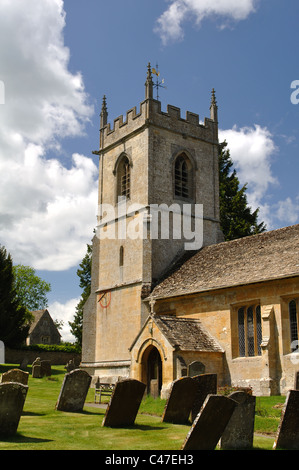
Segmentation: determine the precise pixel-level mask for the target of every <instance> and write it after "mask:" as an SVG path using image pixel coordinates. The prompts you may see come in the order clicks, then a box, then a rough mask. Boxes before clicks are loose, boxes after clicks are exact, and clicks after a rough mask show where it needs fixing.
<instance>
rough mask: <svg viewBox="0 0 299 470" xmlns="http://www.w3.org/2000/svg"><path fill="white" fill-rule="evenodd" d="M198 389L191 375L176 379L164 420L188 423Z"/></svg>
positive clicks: (166, 406)
mask: <svg viewBox="0 0 299 470" xmlns="http://www.w3.org/2000/svg"><path fill="white" fill-rule="evenodd" d="M196 391H197V384H196V382H195V381H194V380H193V379H192V378H191V377H182V378H180V379H177V380H175V381H174V382H173V383H172V386H171V390H170V395H169V397H168V400H167V403H166V405H165V409H164V413H163V416H162V421H165V422H168V423H175V424H185V423H187V422H188V419H189V416H190V413H191V409H192V406H193V402H194V400H195V395H196Z"/></svg>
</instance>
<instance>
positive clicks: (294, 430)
mask: <svg viewBox="0 0 299 470" xmlns="http://www.w3.org/2000/svg"><path fill="white" fill-rule="evenodd" d="M298 410H299V391H298V390H289V391H288V394H287V397H286V401H285V404H284V408H283V410H282V415H281V420H280V424H279V427H278V430H277V436H276V439H275V442H274V445H273V449H287V450H299V412H298Z"/></svg>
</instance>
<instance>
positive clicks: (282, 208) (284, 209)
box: [275, 196, 299, 224]
mask: <svg viewBox="0 0 299 470" xmlns="http://www.w3.org/2000/svg"><path fill="white" fill-rule="evenodd" d="M275 209H276V210H275V217H276V218H277V219H278V220H279V221H280V222H283V223H287V224H296V223H298V221H299V196H297V198H296V199H295V201H292V199H291V198H290V197H287V198H286V199H285V200H284V201H279V202H278V203H277V205H276V206H275Z"/></svg>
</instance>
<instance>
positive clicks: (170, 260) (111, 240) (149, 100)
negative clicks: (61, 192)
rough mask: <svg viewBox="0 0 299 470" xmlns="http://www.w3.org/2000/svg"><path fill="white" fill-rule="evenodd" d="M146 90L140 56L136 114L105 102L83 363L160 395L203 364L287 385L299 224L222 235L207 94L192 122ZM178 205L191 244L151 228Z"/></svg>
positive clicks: (294, 331) (260, 388)
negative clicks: (114, 114)
mask: <svg viewBox="0 0 299 470" xmlns="http://www.w3.org/2000/svg"><path fill="white" fill-rule="evenodd" d="M153 88H154V83H153V80H152V73H151V68H150V65H149V66H148V70H147V78H146V82H145V99H144V101H142V102H141V103H140V110H139V112H138V111H137V110H136V108H132V109H130V110H129V111H128V112H127V115H126V119H123V116H120V117H118V118H117V119H115V120H114V124H113V125H110V123H108V111H107V105H106V99H105V98H104V100H103V104H102V110H101V119H100V148H99V150H98V151H95V152H94V153H95V154H97V155H98V156H99V193H98V206H99V213H98V220H97V224H98V225H97V229H96V235H95V236H94V238H93V246H92V275H91V294H90V296H89V298H88V300H87V301H86V303H85V305H84V314H83V344H82V362H81V367H82V368H84V369H85V370H87V371H88V372H89V373H90V374H91V375H94V376H100V377H106V378H107V377H115V376H122V377H132V378H135V379H138V380H142V381H143V382H145V383H146V385H147V390H148V391H149V392H150V393H151V391H152V390H154V389H155V393H156V391H158V393H160V394H161V395H162V396H165V395H166V394H167V391H168V390H169V387H170V385H171V383H172V381H173V380H175V379H177V378H179V377H182V376H184V375H186V374H188V375H196V374H197V373H204V372H205V373H217V379H218V385H219V386H225V385H228V386H246V387H248V386H250V387H252V389H253V391H254V393H255V394H256V395H270V394H277V393H285V391H286V390H288V388H290V387H293V382H294V375H295V371H296V370H297V368H298V364H297V362H298V359H299V354H297V352H296V351H297V343H298V321H299V319H298V309H299V226H298V225H295V226H293V227H286V228H283V229H279V230H274V231H271V232H265V233H263V234H259V235H255V236H252V237H246V238H243V239H240V240H234V241H230V242H224V241H223V235H222V232H221V229H220V221H219V218H220V215H219V169H218V150H219V141H218V106H217V103H216V98H215V92H214V90H213V91H212V97H211V103H210V114H209V117H208V118H204V119H202V120H200V119H199V116H198V115H197V114H195V113H193V112H189V111H187V112H186V117H185V118H183V117H182V116H181V111H180V109H179V108H176V107H175V106H172V105H168V106H167V111H162V109H161V103H160V101H158V100H155V99H154V97H153ZM119 201H121V203H122V204H121V205H120V204H119ZM123 206H124V208H125V210H123ZM200 206H202V209H203V210H202V215H201V225H200V224H199V226H197V223H198V221H199V219H200V217H197V212H196V210H197V208H198V207H200ZM186 207H188V208H190V213H189V214H190V217H189V219H191V222H192V224H193V228H192V230H191V229H190V231H191V232H192V231H193V232H192V233H193V234H194V237H195V238H196V235H198V234H199V235H201V244H200V246H199V247H197V246H196V244H195V246H193V245H192V243H191V246H190V243H189V242H190V231H189V233H188V232H185V231H184V230H183V232H182V231H181V234H182V235H181V236H180V237H179V236H177V232H176V233H172V236H171V235H170V236H168V237H167V236H165V232H164V235H163V236H162V235H161V233H162V232H163V230H164V229H165V225H167V224H165V217H166V219H167V217H168V222H169V223H172V224H173V225H174V221H175V220H176V216H177V214H178V213H179V214H181V213H184V210H185V208H186ZM153 208H155V210H156V209H158V212H159V213H160V214H159V215H160V218H156V221H157V220H158V221H159V227H158V228H159V229H160V233H159V234H158V236H154V235H156V234H155V232H154V231H152V222H153V220H155V216H156V214H155V212H153V211H152V209H153ZM163 217H164V219H163ZM163 220H164V222H163ZM184 220H185V219H184V218H183V223H184ZM141 226H142V230H143V232H142V231H141ZM177 228H181V227H177ZM183 228H184V226H183ZM196 228H197V229H198V230H195V229H196ZM178 232H179V231H178ZM140 235H141V236H140ZM197 241H198V240H197ZM186 242H188V243H189V245H188V247H187V248H186Z"/></svg>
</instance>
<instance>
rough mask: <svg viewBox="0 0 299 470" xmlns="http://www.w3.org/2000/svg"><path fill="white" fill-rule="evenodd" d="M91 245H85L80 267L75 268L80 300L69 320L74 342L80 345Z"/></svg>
mask: <svg viewBox="0 0 299 470" xmlns="http://www.w3.org/2000/svg"><path fill="white" fill-rule="evenodd" d="M91 255H92V247H91V245H87V252H86V255H85V256H84V258H83V260H82V262H81V263H80V265H79V266H80V269H78V270H77V275H78V276H79V279H80V283H79V285H80V287H81V288H82V289H83V292H82V294H81V298H80V301H79V303H78V305H77V306H76V313H75V316H74V321H73V322H69V325H70V327H71V333H72V334H73V336H74V337H75V338H76V344H79V345H80V346H81V345H82V329H83V307H84V304H85V302H86V300H87V299H88V297H89V295H90V287H91V262H92V256H91Z"/></svg>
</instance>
